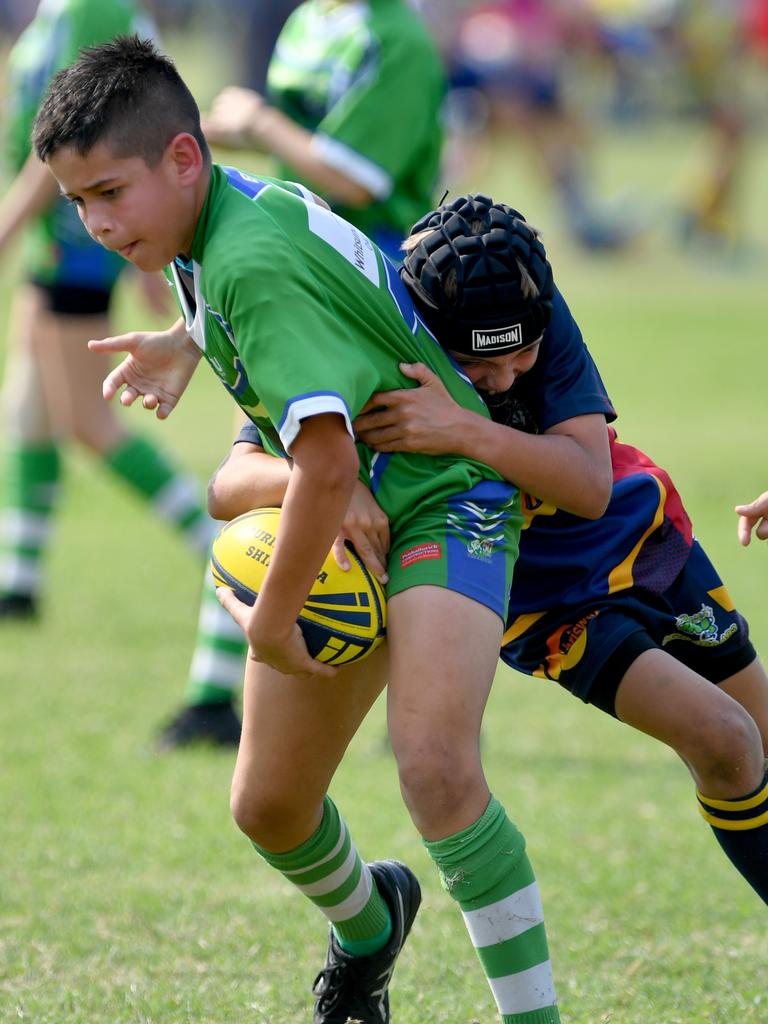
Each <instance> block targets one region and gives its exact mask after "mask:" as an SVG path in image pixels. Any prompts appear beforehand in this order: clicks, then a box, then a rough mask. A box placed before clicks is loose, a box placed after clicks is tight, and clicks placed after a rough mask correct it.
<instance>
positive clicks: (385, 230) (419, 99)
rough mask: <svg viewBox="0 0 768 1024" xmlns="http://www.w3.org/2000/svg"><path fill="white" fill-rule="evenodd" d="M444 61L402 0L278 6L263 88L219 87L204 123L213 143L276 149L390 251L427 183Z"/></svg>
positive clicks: (286, 164) (418, 209)
mask: <svg viewBox="0 0 768 1024" xmlns="http://www.w3.org/2000/svg"><path fill="white" fill-rule="evenodd" d="M443 92H444V79H443V70H442V66H441V63H440V59H439V56H438V54H437V50H436V47H435V45H434V43H433V42H432V39H431V37H430V35H429V32H428V30H427V27H426V26H425V24H424V23H423V22H422V20H421V19H420V18H419V17H418V15H417V14H416V13H415V12H414V11H413V10H412V8H411V7H410V5H409V4H408V3H407V2H406V0H369V2H367V3H357V2H353V0H337V2H335V3H334V2H328V0H308V2H307V3H304V4H301V6H299V7H298V8H297V9H296V10H295V11H294V12H293V13H292V14H291V15H290V16H289V17H288V20H287V21H286V23H285V26H284V28H283V30H282V32H281V33H280V36H279V38H278V40H277V45H276V47H275V51H274V54H273V56H272V60H271V61H270V64H269V70H268V73H267V98H266V99H265V98H264V97H262V96H261V95H260V94H259V93H257V92H256V91H255V90H250V89H241V88H238V87H234V86H233V87H230V88H228V89H225V90H224V91H223V92H222V93H221V94H220V95H219V96H218V97H217V98H216V100H215V101H214V103H213V105H212V108H211V111H210V113H209V115H208V117H207V118H206V119H205V123H204V127H205V131H206V135H207V137H208V139H209V141H210V142H211V144H212V145H214V146H223V147H232V148H239V149H242V148H249V149H254V150H258V151H260V152H263V153H269V154H271V155H272V156H273V157H275V158H276V160H277V168H276V173H277V176H278V177H281V178H285V179H289V180H290V179H298V180H299V181H301V182H303V183H304V184H306V185H308V186H309V187H310V188H312V189H313V191H315V192H317V193H318V194H319V195H321V196H323V198H325V199H326V200H327V201H328V202H329V203H330V204H331V206H332V207H333V209H334V210H335V211H336V212H337V213H339V214H340V215H341V216H342V217H344V218H346V219H347V220H349V221H351V223H353V224H355V225H356V226H357V227H359V228H360V229H361V230H362V231H365V233H366V234H367V235H368V236H369V237H370V238H372V239H373V240H374V241H375V242H376V244H377V245H379V247H380V248H382V249H384V251H385V252H387V253H388V255H390V256H392V257H394V258H395V259H396V260H398V261H399V259H400V253H399V247H400V243H401V242H402V239H403V238H404V236H405V234H406V233H407V231H408V228H409V227H410V225H411V224H412V223H413V221H414V220H415V219H416V218H417V217H419V216H420V215H421V214H422V213H423V211H424V209H425V206H429V205H430V203H431V202H432V199H433V190H434V189H435V187H436V183H437V178H438V173H439V167H440V151H441V142H442V133H441V124H440V111H441V104H442V100H443Z"/></svg>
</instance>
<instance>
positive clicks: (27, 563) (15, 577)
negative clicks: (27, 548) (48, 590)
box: [0, 555, 42, 594]
mask: <svg viewBox="0 0 768 1024" xmlns="http://www.w3.org/2000/svg"><path fill="white" fill-rule="evenodd" d="M41 583H42V574H41V572H40V565H39V563H38V562H37V560H34V561H33V560H31V559H28V558H23V557H21V556H19V555H6V556H4V557H0V587H2V589H3V590H7V591H9V592H10V593H16V594H36V593H37V592H38V591H39V589H40V585H41Z"/></svg>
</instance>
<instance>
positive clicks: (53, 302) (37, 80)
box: [0, 0, 211, 619]
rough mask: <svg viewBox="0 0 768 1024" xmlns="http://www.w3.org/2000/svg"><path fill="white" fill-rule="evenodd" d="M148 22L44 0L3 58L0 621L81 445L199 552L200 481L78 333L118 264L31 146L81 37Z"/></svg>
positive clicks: (109, 290)
mask: <svg viewBox="0 0 768 1024" xmlns="http://www.w3.org/2000/svg"><path fill="white" fill-rule="evenodd" d="M150 28H151V26H149V25H148V23H147V22H146V20H145V18H143V17H142V16H141V15H140V13H139V11H138V10H137V8H136V6H135V5H134V4H133V3H132V2H131V0H113V2H110V3H103V2H102V0H44V2H42V3H41V4H40V5H39V8H38V10H37V12H36V15H35V18H34V20H33V21H32V22H31V24H30V25H29V26H28V27H27V28H26V30H25V31H24V32H23V33H22V35H21V36H20V38H19V39H18V41H17V42H16V44H15V46H14V48H13V51H12V53H11V56H10V64H9V72H8V75H9V78H8V101H9V111H8V118H7V121H6V126H7V134H8V140H7V154H8V162H9V164H10V166H11V168H12V170H13V171H14V172H15V177H14V178H13V180H12V182H11V184H10V186H9V187H8V189H7V190H6V193H5V195H4V197H3V199H2V202H1V203H0V251H2V250H4V249H7V247H8V244H9V242H10V241H11V240H12V239H13V237H14V236H15V234H16V233H17V232H18V231H20V230H21V229H25V238H24V246H23V249H22V254H23V255H22V261H23V272H22V279H21V281H20V282H19V284H18V286H17V288H16V291H15V294H14V298H13V306H12V313H11V325H10V330H9V332H8V338H9V351H8V352H7V356H6V373H5V380H4V383H3V390H2V399H3V413H4V421H5V424H4V429H3V437H4V445H3V447H4V462H3V464H2V476H1V477H0V493H1V494H2V506H0V618H3V619H21V618H31V617H33V616H34V615H35V614H36V613H37V611H38V609H39V602H40V597H41V592H42V589H43V573H42V563H43V558H44V555H45V552H46V547H47V544H48V540H49V536H50V533H51V528H52V525H53V517H54V515H55V513H56V510H57V505H58V500H59V493H60V485H61V480H62V474H63V465H62V450H63V447H64V445H65V444H67V443H69V442H71V441H77V442H79V443H80V444H82V445H83V446H84V447H85V448H87V449H88V450H90V451H91V452H92V453H93V454H94V455H95V456H96V457H97V458H99V459H101V460H102V462H103V464H104V466H105V467H107V468H108V469H109V470H111V471H112V472H113V473H115V474H116V475H117V476H118V477H119V478H120V479H121V480H123V481H124V482H125V483H126V484H128V486H129V487H130V488H132V489H133V490H134V491H135V492H136V493H138V494H139V495H140V496H141V497H143V498H145V499H146V500H147V501H148V502H149V503H150V506H151V507H152V509H153V511H154V512H155V513H156V514H157V515H158V516H159V517H161V518H162V519H164V520H166V521H167V522H169V523H170V524H171V525H173V526H174V527H175V528H176V529H178V530H179V531H180V532H181V533H182V535H183V536H184V539H185V540H186V541H187V542H188V543H189V545H190V546H191V547H192V548H193V549H194V550H195V551H196V552H198V553H200V554H201V555H202V554H203V553H205V552H206V551H207V544H208V541H209V539H210V534H211V523H210V520H209V519H208V516H207V513H206V512H205V510H204V508H203V506H202V502H201V498H202V494H201V488H200V486H199V484H198V483H197V481H196V480H193V479H192V478H191V477H189V476H187V475H185V474H182V473H180V472H179V471H178V470H177V468H176V467H175V465H174V464H173V462H172V461H171V460H170V459H169V457H168V456H167V455H166V454H165V453H164V452H163V451H162V450H161V449H159V448H158V447H157V446H156V445H155V444H154V443H153V442H151V441H149V440H147V439H146V438H144V437H141V436H138V435H136V434H134V433H130V432H128V431H127V430H126V428H125V427H124V426H123V424H122V422H121V420H120V418H119V416H117V415H116V414H115V412H114V411H113V410H112V409H111V408H110V407H109V406H108V405H107V403H105V402H104V400H103V398H102V393H101V381H102V380H103V377H104V374H105V373H106V372H107V370H108V366H107V362H106V359H105V358H104V357H101V356H99V357H96V356H94V355H93V354H92V353H89V352H88V350H87V347H86V342H87V341H88V339H89V338H92V337H101V336H102V335H103V334H105V333H110V332H111V328H110V326H109V321H108V316H109V306H110V300H111V297H112V294H113V290H114V287H115V284H116V282H117V280H118V277H119V275H120V273H121V271H122V269H123V268H124V267H126V266H127V264H126V263H125V261H124V260H122V259H121V258H120V257H119V256H118V255H117V254H116V253H111V252H107V251H106V250H104V249H103V248H102V247H101V246H100V245H98V244H97V243H96V242H94V241H92V240H91V239H90V238H89V236H88V235H87V233H86V231H85V229H84V228H83V226H82V224H81V222H80V218H79V217H78V215H77V211H76V209H75V208H74V206H71V205H70V204H69V203H67V202H66V201H65V200H64V199H63V198H61V197H60V196H59V191H58V188H57V185H56V182H55V180H54V178H53V176H52V175H51V174H50V172H49V171H48V169H47V168H46V167H45V166H44V165H43V164H41V163H40V162H39V161H38V160H37V159H36V157H34V155H31V154H30V142H29V135H30V129H31V125H32V121H33V119H34V116H35V113H36V111H37V106H38V102H39V100H40V98H41V96H42V94H43V92H44V90H45V87H46V85H47V83H48V81H49V79H50V78H51V76H52V75H53V73H54V72H55V71H57V70H58V69H59V68H61V67H64V66H65V65H66V64H68V63H70V62H71V61H72V60H74V59H75V57H76V56H77V53H78V51H79V49H80V48H81V47H82V46H87V45H93V44H96V43H99V42H103V41H104V40H107V39H110V38H112V37H113V36H114V35H116V34H119V33H126V32H133V31H138V30H140V31H142V32H146V31H148V30H149V29H150ZM141 280H142V284H143V285H144V289H145V292H146V293H147V295H148V296H149V299H150V301H151V302H152V303H153V304H154V305H155V306H159V307H163V308H165V309H166V310H167V308H168V299H169V292H168V288H167V285H166V284H165V282H164V281H163V279H162V277H161V276H160V275H141Z"/></svg>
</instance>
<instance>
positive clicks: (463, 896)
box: [424, 797, 560, 1024]
mask: <svg viewBox="0 0 768 1024" xmlns="http://www.w3.org/2000/svg"><path fill="white" fill-rule="evenodd" d="M424 845H425V846H426V848H427V850H428V852H429V855H430V856H431V857H432V859H433V860H434V862H435V863H436V864H437V867H438V870H439V872H440V880H441V882H442V885H443V888H444V889H446V891H447V892H448V893H449V894H450V895H451V896H452V897H453V898H454V899H455V900H456V901H457V903H458V904H459V907H460V908H461V913H462V915H463V917H464V922H465V924H466V926H467V930H468V931H469V935H470V938H471V939H472V944H473V946H474V947H475V949H476V950H477V954H478V956H479V957H480V962H481V963H482V965H483V969H484V971H485V974H486V977H487V978H488V983H489V984H490V986H491V991H492V992H493V997H494V999H495V1000H496V1005H497V1006H498V1008H499V1013H500V1014H501V1019H502V1021H503V1024H559V1021H560V1014H559V1012H558V1009H557V1006H556V998H555V987H554V982H553V980H552V965H551V963H550V959H549V949H548V946H547V936H546V931H545V928H544V912H543V910H542V907H541V898H540V896H539V887H538V885H537V883H536V879H535V878H534V874H533V869H532V868H531V865H530V862H529V860H528V857H527V855H526V852H525V839H524V838H523V836H522V835H521V833H520V832H518V830H517V829H516V828H515V826H514V825H513V824H512V822H511V821H510V820H509V818H508V817H507V815H506V812H505V811H504V808H503V807H502V806H501V804H500V803H499V802H498V800H496V799H495V798H493V797H491V800H490V803H489V804H488V807H487V808H486V809H485V812H484V813H483V815H482V816H481V817H480V818H479V819H478V820H477V821H476V822H475V823H474V825H470V826H469V828H466V829H464V830H463V831H461V832H457V833H456V835H453V836H448V837H447V838H446V839H440V840H437V841H435V842H426V841H425V844H424Z"/></svg>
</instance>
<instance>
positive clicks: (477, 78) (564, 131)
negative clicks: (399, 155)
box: [427, 0, 638, 250]
mask: <svg viewBox="0 0 768 1024" xmlns="http://www.w3.org/2000/svg"><path fill="white" fill-rule="evenodd" d="M452 7H453V11H452V14H451V15H450V16H446V15H445V14H444V13H443V9H442V8H443V5H442V4H437V3H435V4H433V5H431V6H428V7H427V11H428V13H429V16H430V20H431V23H432V24H433V25H438V24H439V23H440V22H441V21H443V22H445V23H448V25H449V26H450V27H449V28H448V29H445V30H444V31H443V33H442V48H443V50H444V52H445V54H446V60H447V63H448V65H449V69H450V81H451V92H450V103H449V111H450V118H449V123H450V125H451V127H452V129H453V133H454V135H455V139H454V142H453V144H452V150H451V151H452V158H451V159H452V163H453V164H455V165H456V167H455V170H456V172H457V173H462V174H463V176H464V177H465V178H466V170H467V167H466V165H467V164H468V163H469V164H471V165H474V168H475V173H474V177H475V178H477V177H484V176H485V170H486V165H487V164H489V163H490V161H491V159H492V150H493V148H494V146H495V144H496V142H497V140H498V139H499V138H500V137H501V136H506V137H507V138H508V139H509V140H510V142H511V144H512V145H513V146H516V147H525V149H526V150H527V151H528V152H529V153H530V155H531V157H532V158H533V160H534V161H535V165H536V170H537V173H543V175H544V178H545V180H546V181H547V183H548V184H549V186H550V188H551V189H552V191H553V193H554V195H555V197H556V198H557V200H558V202H559V205H560V211H561V214H562V216H563V217H564V219H565V222H566V225H567V227H568V230H569V232H570V234H571V237H572V238H573V239H574V240H575V241H576V242H577V243H578V244H579V245H580V246H582V247H583V248H585V249H590V250H616V249H620V248H622V247H624V246H626V245H627V244H628V243H629V242H630V241H632V239H634V238H635V237H636V235H637V233H638V224H637V222H636V220H634V219H632V218H631V217H630V216H629V215H628V212H627V210H626V208H624V209H623V210H619V209H618V205H617V204H616V203H609V202H607V201H606V200H605V199H603V198H602V197H601V196H600V190H599V187H598V186H597V184H596V169H595V167H594V163H595V161H594V148H595V137H594V134H595V133H594V128H593V126H591V125H589V124H588V123H587V121H586V119H585V117H584V116H583V113H582V112H581V111H580V110H579V109H578V104H577V102H574V100H573V97H572V96H570V95H569V83H570V75H571V72H572V70H573V64H574V55H577V54H580V53H586V54H587V55H594V54H595V53H597V52H599V51H601V50H602V49H603V46H604V38H603V34H602V28H601V24H600V21H599V19H598V17H597V15H596V12H595V11H593V10H592V9H591V7H590V6H589V4H588V3H586V2H585V0H567V2H566V0H494V2H490V3H473V4H463V3H459V4H453V5H452Z"/></svg>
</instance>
